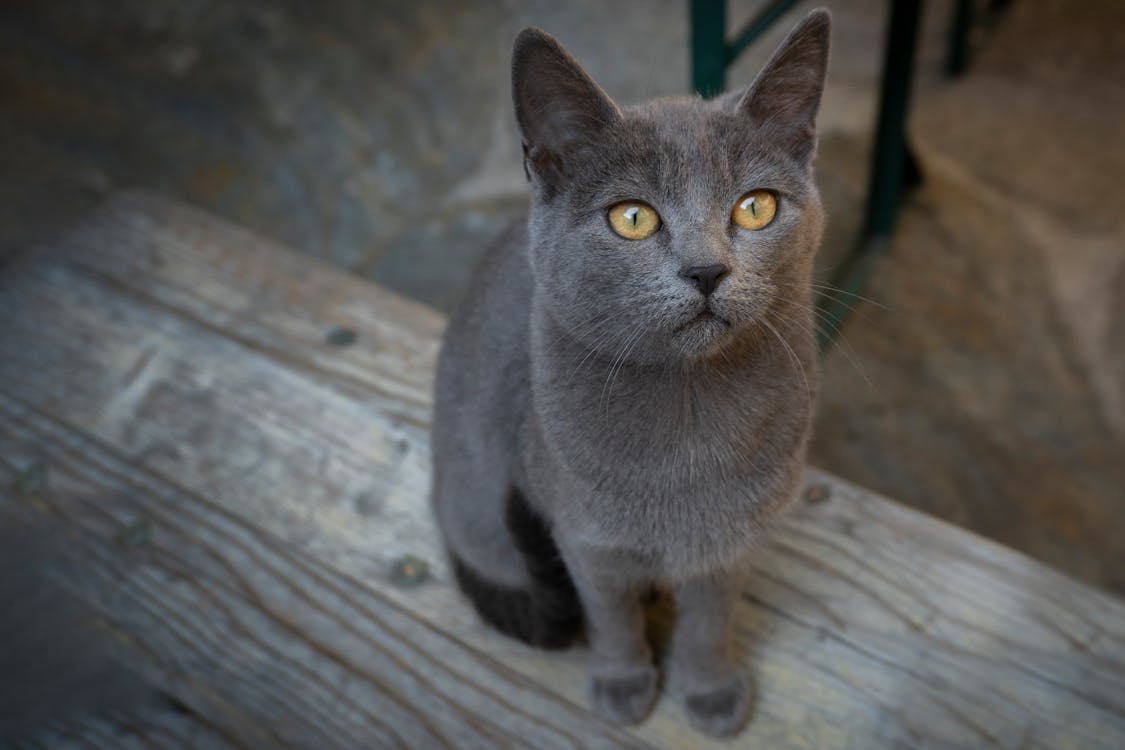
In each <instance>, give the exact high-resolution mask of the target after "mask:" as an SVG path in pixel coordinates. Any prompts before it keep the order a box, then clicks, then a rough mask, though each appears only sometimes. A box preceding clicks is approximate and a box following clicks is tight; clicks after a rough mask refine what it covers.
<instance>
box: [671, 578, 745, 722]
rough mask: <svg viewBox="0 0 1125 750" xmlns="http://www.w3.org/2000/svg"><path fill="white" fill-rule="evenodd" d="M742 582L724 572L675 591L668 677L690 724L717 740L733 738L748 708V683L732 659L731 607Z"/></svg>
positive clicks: (687, 584) (694, 581)
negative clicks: (673, 625) (681, 700)
mask: <svg viewBox="0 0 1125 750" xmlns="http://www.w3.org/2000/svg"><path fill="white" fill-rule="evenodd" d="M742 581H743V575H741V574H740V573H738V572H737V571H736V570H724V571H715V572H713V573H711V574H710V575H706V576H700V577H698V578H693V579H690V580H687V581H683V582H681V583H679V584H677V585H676V587H675V597H676V629H675V634H674V635H673V638H672V659H673V668H672V673H673V675H674V676H675V680H676V683H677V687H678V689H679V692H680V693H681V694H682V695H683V698H684V707H685V709H686V710H687V714H688V718H689V719H690V720H691V723H692V724H693V725H694V726H695V727H696V728H697V729H699V730H700V731H702V732H706V733H708V734H713V735H717V736H725V735H730V734H733V733H735V732H737V731H738V730H739V728H741V726H742V724H743V723H744V722H745V721H746V717H747V714H748V712H749V706H750V698H751V692H752V691H751V686H750V683H749V681H748V680H747V677H746V674H745V672H744V671H743V670H742V668H741V667H740V666H739V663H738V660H737V657H736V655H735V654H734V653H732V652H733V643H732V637H731V636H732V634H731V631H732V626H733V623H734V607H735V604H736V603H737V601H738V596H739V593H740V591H741V583H742Z"/></svg>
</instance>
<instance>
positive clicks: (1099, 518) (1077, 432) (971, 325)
mask: <svg viewBox="0 0 1125 750" xmlns="http://www.w3.org/2000/svg"><path fill="white" fill-rule="evenodd" d="M818 5H827V6H829V7H830V8H832V10H833V13H834V19H835V28H834V41H833V44H834V47H833V56H832V63H831V73H830V76H829V82H828V88H827V92H826V95H825V100H824V104H823V108H822V112H821V116H820V119H819V125H820V132H821V147H820V153H819V156H818V161H817V170H818V177H819V183H820V185H821V188H822V192H823V195H824V198H825V202H826V205H827V208H828V213H829V217H830V219H829V226H828V235H827V238H826V242H825V248H824V251H823V254H822V259H821V274H822V277H823V278H830V277H831V274H832V272H833V269H835V268H836V267H838V266H839V264H840V263H841V262H842V259H843V258H844V257H845V256H846V254H847V253H848V252H849V251H850V250H851V248H852V247H853V246H854V244H855V241H856V238H857V236H858V234H859V232H860V229H861V224H862V216H863V208H864V202H865V193H866V186H867V179H868V168H869V161H870V153H871V147H872V137H873V132H874V115H875V110H876V105H877V101H878V93H879V89H878V85H879V75H880V66H881V62H882V50H883V44H884V34H885V26H886V23H887V8H888V6H889V3H888V2H885V1H884V0H854V1H852V2H816V3H800V4H799V5H798V7H796V8H795V9H794V10H791V11H790V12H789V13H788V14H787V16H786V17H785V18H783V19H782V21H780V22H779V23H777V24H775V25H774V26H773V27H772V28H771V29H770V31H769V32H768V33H766V34H765V35H764V36H763V37H762V38H761V39H759V40H758V41H757V42H755V43H754V44H753V45H752V46H751V48H750V49H749V50H748V51H747V52H746V53H745V54H743V55H742V56H741V57H740V58H739V59H738V61H737V63H736V64H735V65H734V66H733V67H732V68H731V70H730V71H729V73H728V82H729V84H730V85H731V87H737V86H742V85H745V84H746V83H748V82H749V81H751V80H752V78H753V76H754V75H755V73H756V72H757V70H758V69H759V67H760V66H761V64H762V63H763V62H764V61H765V59H766V58H767V57H768V55H769V54H770V52H771V51H772V49H773V48H774V46H775V45H776V44H777V42H779V41H780V39H781V37H782V36H783V35H784V34H785V32H786V30H787V29H788V28H789V27H790V26H791V24H792V22H793V21H794V20H795V19H796V18H797V17H798V16H799V15H800V14H803V13H804V12H806V11H807V10H808V9H810V8H812V7H816V6H818ZM954 5H955V3H954V2H953V1H952V0H931V1H930V2H927V3H926V4H925V6H924V8H925V10H924V14H923V18H922V23H921V33H920V36H919V44H918V50H917V56H916V62H915V76H914V83H913V95H912V98H911V100H910V110H909V117H908V128H907V132H908V140H909V143H910V144H911V147H912V149H913V152H914V154H915V156H916V157H917V161H918V165H919V167H920V170H921V173H922V182H921V184H920V185H919V186H918V187H917V188H916V189H915V190H913V191H912V192H910V193H908V194H907V195H906V196H905V198H904V202H903V205H902V208H901V211H900V213H899V216H898V221H897V225H896V229H895V232H894V234H893V236H892V238H891V241H890V244H889V247H888V248H887V250H886V251H885V252H884V253H883V254H882V255H880V257H879V258H878V260H877V262H876V265H875V267H874V272H873V275H872V278H871V280H870V283H869V285H868V286H867V287H866V289H865V290H864V291H863V295H864V296H865V297H867V298H869V299H868V300H866V301H863V302H862V303H860V304H859V305H858V306H857V308H856V310H855V311H854V312H853V314H852V315H851V316H850V317H849V318H848V319H847V321H846V324H845V325H844V326H843V330H842V335H841V336H840V337H839V338H838V340H837V342H836V345H835V346H834V347H833V348H832V349H831V350H830V352H829V353H828V354H827V356H826V358H825V377H824V391H823V396H822V403H821V409H820V418H819V423H818V425H817V432H816V439H815V443H814V445H813V449H812V455H811V459H812V462H813V463H814V464H816V465H818V466H820V467H822V468H824V469H827V470H829V471H831V472H834V473H836V474H839V475H841V476H843V477H845V478H847V479H850V480H853V481H855V482H858V483H860V484H862V485H865V486H868V487H871V488H873V489H875V490H877V491H879V492H881V493H884V494H886V495H888V496H890V497H892V498H894V499H895V500H898V501H900V502H904V503H907V504H910V505H912V506H915V507H917V508H919V509H921V510H923V511H925V512H927V513H930V514H933V515H936V516H938V517H941V518H944V519H947V520H948V521H950V522H953V523H955V524H959V525H961V526H965V527H967V528H970V529H972V530H974V531H977V532H979V533H981V534H984V535H986V536H989V537H991V538H993V539H996V540H999V541H1000V542H1002V543H1004V544H1007V545H1010V546H1013V547H1016V548H1018V549H1021V550H1023V551H1025V552H1027V553H1029V554H1031V555H1032V556H1034V557H1037V558H1039V559H1041V560H1043V561H1045V562H1047V563H1049V564H1051V565H1053V566H1055V567H1058V568H1060V569H1062V570H1065V571H1067V572H1069V573H1071V574H1073V575H1075V576H1078V577H1080V578H1082V579H1085V580H1087V581H1089V582H1092V583H1094V584H1097V585H1099V586H1102V587H1105V588H1108V589H1111V590H1114V591H1116V592H1117V593H1119V594H1120V593H1125V541H1123V540H1125V333H1123V332H1122V331H1121V329H1120V326H1121V324H1122V323H1125V210H1123V209H1125V177H1123V175H1125V142H1123V140H1122V127H1123V125H1125V3H1122V2H1121V1H1120V0H1085V1H1083V2H1078V1H1077V0H1074V1H1071V2H1062V1H1061V0H1012V1H1011V2H1009V3H1007V4H1006V7H1005V8H1004V10H1003V12H1002V13H994V14H990V13H985V12H983V11H984V10H985V8H984V6H986V5H988V3H985V2H977V3H971V5H975V6H979V7H978V9H979V10H981V11H982V12H981V13H979V14H978V22H977V23H975V24H974V25H973V27H972V29H971V32H970V34H969V36H968V40H969V43H970V44H969V47H970V52H971V54H970V57H969V64H968V67H967V69H966V70H965V72H964V73H963V74H962V75H960V76H956V77H951V76H949V75H947V73H946V63H947V55H948V51H949V33H950V26H951V23H952V20H953V16H954V10H955V8H954ZM757 7H758V4H757V3H755V2H743V1H742V0H731V1H730V3H729V17H728V28H729V29H737V28H738V27H739V26H741V25H742V22H743V21H745V20H746V19H747V18H749V17H751V16H752V15H753V14H754V13H755V11H756V9H757ZM526 25H536V26H540V27H542V28H544V29H546V30H547V31H549V32H550V33H552V34H554V35H555V36H556V37H558V38H559V39H560V40H561V41H562V42H563V44H565V45H566V46H567V47H568V48H569V49H570V50H571V51H572V52H573V53H574V54H575V55H576V56H577V57H578V58H579V59H580V60H581V61H582V62H583V63H584V64H585V65H586V66H587V69H588V70H589V71H590V72H591V73H592V74H593V76H594V77H595V78H596V79H597V80H598V81H599V82H601V83H602V85H603V86H604V87H605V88H606V89H607V90H608V92H609V93H610V94H611V95H612V96H613V97H614V98H616V99H617V100H619V101H621V102H634V101H639V100H642V99H645V98H649V97H652V96H658V95H668V94H684V93H687V92H688V91H689V89H690V86H689V66H690V50H689V46H690V45H689V27H688V11H687V3H686V2H685V1H684V0H652V1H651V2H601V1H597V0H573V1H571V2H560V1H559V0H505V1H503V2H502V1H500V0H493V1H486V2H472V3H469V2H458V1H457V0H418V1H416V2H389V1H381V2H374V1H372V0H323V1H321V2H312V1H309V2H299V1H297V0H268V1H267V0H262V1H260V2H250V1H243V0H237V1H233V0H227V1H225V2H214V1H213V0H119V1H118V2H114V3H106V2H93V1H89V2H65V3H64V2H57V3H56V2H42V1H41V0H7V1H6V2H4V3H3V4H2V5H0V104H2V107H0V113H2V116H0V263H2V260H3V258H4V257H5V256H6V255H8V254H10V253H12V252H14V251H15V250H16V249H18V248H21V247H24V246H27V245H29V244H33V243H38V242H43V241H47V240H50V239H51V238H52V237H53V236H55V235H56V234H57V233H59V232H62V231H65V228H66V227H67V225H68V224H69V223H70V222H71V221H73V220H74V219H76V218H77V217H79V216H80V215H81V214H82V213H84V212H86V211H88V210H90V209H91V208H93V207H94V206H95V205H97V204H98V203H99V202H100V201H101V200H103V199H104V198H105V197H106V196H108V195H109V194H110V193H112V192H114V191H116V190H118V189H122V188H132V187H144V188H148V189H151V190H155V191H158V192H160V193H163V194H166V195H169V196H172V197H175V198H178V199H180V200H183V201H186V202H188V203H191V204H194V205H197V206H200V207H203V208H205V209H207V210H209V211H211V212H213V213H215V214H218V215H220V216H222V217H225V218H227V219H229V220H231V221H233V222H235V223H238V224H241V225H243V226H245V227H248V228H249V229H251V230H253V231H255V232H257V233H260V234H262V235H265V236H267V237H270V238H273V239H276V240H279V241H281V242H282V243H285V244H287V245H289V246H291V247H293V248H295V249H297V250H298V251H300V252H303V253H307V254H309V255H313V256H317V257H319V258H322V259H324V260H326V261H328V262H330V263H333V264H335V265H337V266H339V267H341V268H344V269H347V270H348V271H350V272H352V273H355V274H357V275H360V276H363V277H366V278H368V279H371V280H373V281H376V282H378V283H380V284H383V285H386V286H388V287H390V288H392V289H395V290H397V291H399V292H401V293H403V294H406V295H408V296H411V297H414V298H416V299H419V300H422V301H424V302H427V303H429V304H432V305H434V306H436V307H438V308H439V309H442V310H445V311H448V310H449V309H451V307H452V306H453V305H454V304H455V303H456V301H457V300H458V298H459V296H460V295H461V293H462V290H463V288H464V286H465V283H466V281H467V277H468V274H469V272H470V270H471V268H472V266H473V263H474V262H475V260H476V259H477V258H478V257H479V256H480V254H481V253H482V252H483V251H484V249H485V248H486V247H487V245H488V243H489V241H490V240H491V239H492V238H493V237H494V236H495V235H497V234H498V233H499V232H500V231H501V229H502V228H503V227H504V226H505V225H506V224H507V223H508V222H509V221H511V220H512V219H513V217H516V216H518V215H519V214H520V212H521V211H522V210H523V208H524V206H525V204H526V200H527V190H526V183H525V180H524V176H523V173H522V169H521V163H520V149H519V142H518V138H517V135H516V131H515V126H514V122H513V116H512V112H511V104H510V100H509V88H508V86H509V79H508V57H509V51H510V44H511V40H512V38H513V37H514V35H515V33H516V32H517V31H518V30H519V29H520V28H522V27H523V26H526Z"/></svg>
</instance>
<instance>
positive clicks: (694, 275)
mask: <svg viewBox="0 0 1125 750" xmlns="http://www.w3.org/2000/svg"><path fill="white" fill-rule="evenodd" d="M728 273H730V269H729V268H727V267H726V266H725V265H724V264H722V263H716V264H714V265H711V266H691V267H690V268H685V269H684V270H682V271H680V275H681V276H683V277H684V278H685V279H689V280H690V281H692V282H694V283H695V286H696V288H697V289H699V291H701V292H703V296H704V297H710V296H711V292H713V291H715V287H717V286H718V285H719V280H720V279H722V278H723V277H724V276H726V275H727V274H728Z"/></svg>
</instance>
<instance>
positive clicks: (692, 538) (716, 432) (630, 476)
mask: <svg viewBox="0 0 1125 750" xmlns="http://www.w3.org/2000/svg"><path fill="white" fill-rule="evenodd" d="M631 395H632V397H633V398H632V401H631V404H632V405H633V406H634V407H635V408H634V410H633V411H632V412H631V413H627V414H622V413H621V411H620V410H618V411H616V412H615V411H613V409H612V407H610V408H609V410H608V411H607V413H606V414H605V417H606V419H598V418H591V417H590V416H589V415H587V418H586V419H585V420H583V419H582V418H581V416H580V415H578V414H576V413H575V412H574V411H571V412H569V416H570V418H571V419H570V421H569V423H568V421H567V418H566V417H563V416H562V415H556V416H554V417H552V418H550V422H549V425H550V426H549V427H544V426H543V425H542V424H540V425H539V428H540V429H538V430H537V431H536V432H537V434H536V435H535V436H534V442H535V443H536V448H535V450H533V451H531V453H530V455H531V456H532V458H533V463H534V464H535V465H534V466H532V467H529V469H530V471H531V473H533V474H534V475H535V478H534V483H535V485H536V489H535V491H536V492H537V493H538V494H540V495H541V500H542V501H543V502H544V503H545V504H546V505H548V506H550V508H551V515H552V517H554V518H555V519H556V520H557V521H558V522H559V523H561V524H563V525H565V526H566V531H568V532H569V533H572V534H574V535H576V536H578V537H580V538H581V539H582V540H583V542H584V543H587V544H591V545H593V546H599V547H620V548H623V549H627V550H630V551H632V552H637V553H642V554H644V555H645V556H646V557H649V558H652V559H656V560H660V561H662V563H661V564H662V566H663V567H664V568H665V569H666V572H667V573H669V574H686V573H685V571H698V570H703V569H706V568H708V567H711V566H714V565H716V564H721V563H722V562H723V561H725V560H730V559H733V558H734V557H737V556H738V555H740V554H741V553H742V552H744V551H745V549H746V548H747V547H748V546H750V545H751V544H752V543H753V542H754V539H755V538H756V535H757V534H758V532H759V531H760V529H761V527H762V525H763V523H764V521H765V520H766V519H767V518H768V517H769V516H770V515H772V514H773V513H774V512H775V511H776V510H777V509H778V508H779V507H780V506H781V505H783V504H784V503H785V502H786V501H787V500H788V497H789V496H790V495H791V494H792V491H793V487H794V486H795V484H794V483H795V477H796V475H797V473H798V470H799V465H800V463H801V453H802V452H803V446H804V441H805V434H806V432H807V426H806V425H804V424H803V423H802V419H801V418H800V415H789V416H791V417H793V418H787V415H785V414H781V413H776V411H775V410H770V409H761V410H753V409H751V408H749V407H748V406H747V405H746V404H743V405H742V406H741V407H738V406H731V407H730V408H728V409H727V411H726V413H725V414H724V415H722V416H723V418H720V417H719V416H717V415H715V414H713V413H711V412H709V411H707V410H706V409H705V407H706V406H708V405H706V404H700V403H695V404H694V405H692V407H691V408H693V409H695V412H694V413H691V412H690V411H685V410H684V409H683V408H681V406H682V405H671V406H670V405H669V402H663V404H659V403H652V402H646V401H645V400H644V399H643V398H639V397H638V394H631ZM661 406H663V408H661ZM715 408H716V409H719V408H721V405H715ZM614 417H616V419H614Z"/></svg>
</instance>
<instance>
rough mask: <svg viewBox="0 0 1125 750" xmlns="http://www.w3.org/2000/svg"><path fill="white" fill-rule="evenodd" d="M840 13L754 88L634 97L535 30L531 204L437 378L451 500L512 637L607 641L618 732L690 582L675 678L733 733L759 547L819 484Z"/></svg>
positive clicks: (452, 518) (596, 663)
mask: <svg viewBox="0 0 1125 750" xmlns="http://www.w3.org/2000/svg"><path fill="white" fill-rule="evenodd" d="M828 37H829V14H828V13H827V11H823V10H818V11H815V12H813V13H811V14H810V15H809V16H808V17H806V18H805V19H804V20H803V21H801V22H800V23H799V24H798V25H797V27H796V28H795V29H794V30H793V31H792V33H790V35H789V37H788V38H787V39H786V40H785V42H784V43H783V44H782V45H781V47H780V48H779V49H778V51H777V52H776V53H775V54H774V56H773V58H772V59H771V60H770V62H769V63H768V64H767V65H766V67H765V68H764V69H763V71H762V72H761V73H760V74H759V76H758V78H757V80H756V81H754V83H753V84H752V85H751V86H750V87H749V89H747V90H746V91H745V92H744V93H742V92H740V93H735V94H728V95H726V96H723V97H720V98H718V99H715V100H713V101H704V100H702V99H699V98H670V99H661V100H657V101H652V102H648V103H645V104H641V105H637V106H631V107H619V106H618V105H617V104H615V103H614V102H613V101H611V100H610V99H609V97H608V96H607V95H606V94H605V92H604V91H602V90H601V88H599V87H598V85H597V84H596V83H595V82H594V81H593V80H592V79H591V78H590V77H589V76H588V75H587V74H586V72H585V71H584V70H583V69H582V67H581V66H580V65H579V64H578V62H577V61H575V59H574V58H573V57H571V56H570V55H569V54H568V53H567V52H566V51H565V50H564V49H563V48H562V47H561V46H560V45H559V44H558V42H556V41H555V40H554V39H553V38H551V37H550V36H548V35H547V34H545V33H544V32H542V31H539V30H536V29H526V30H524V31H523V32H522V33H520V35H519V37H518V38H517V39H516V42H515V49H514V52H513V59H512V91H513V96H514V99H515V110H516V119H517V122H518V124H519V128H520V131H521V134H522V136H523V143H524V165H525V169H526V171H527V174H528V178H529V180H530V181H531V184H532V201H531V208H530V214H529V216H528V217H527V220H526V221H521V222H517V224H516V225H514V226H513V227H512V228H511V229H510V230H509V231H508V232H507V233H506V234H505V235H504V236H503V237H502V238H501V240H500V241H499V242H498V244H497V245H496V246H495V247H493V248H492V249H491V251H490V252H489V253H488V254H487V255H486V256H485V257H484V259H483V260H482V262H481V264H480V267H479V268H478V269H477V272H476V274H475V276H474V277H473V280H472V283H471V285H470V288H469V291H468V294H467V297H466V299H465V301H464V302H463V303H462V305H461V306H460V308H459V309H458V310H457V311H456V313H455V314H454V315H453V316H452V318H451V320H450V324H449V328H448V330H447V332H446V335H445V341H444V347H443V349H442V353H441V357H440V361H439V365H438V374H437V386H436V396H435V409H436V411H435V415H434V431H433V455H434V495H433V499H434V504H435V509H436V514H437V518H438V521H439V524H440V527H441V530H442V533H443V535H444V537H445V541H446V544H447V547H448V549H449V552H450V556H451V560H452V563H453V568H454V571H455V573H456V576H457V579H458V582H459V583H460V585H461V587H462V589H463V590H464V591H465V592H466V593H467V594H468V596H469V597H470V598H471V599H472V600H473V602H474V604H475V605H476V608H477V610H478V612H479V613H480V615H481V616H482V617H483V618H484V619H485V620H486V621H488V622H489V623H491V624H492V625H494V626H496V627H497V628H499V629H500V630H502V631H503V632H505V633H507V634H509V635H512V636H514V637H517V638H520V639H522V640H524V641H526V642H528V643H531V644H534V645H537V646H542V647H546V648H562V647H565V646H567V645H569V644H570V643H571V642H572V641H573V640H574V639H575V638H576V636H578V635H579V634H580V632H581V631H582V630H583V626H585V632H586V636H587V639H588V641H589V647H590V652H591V653H590V668H589V693H590V699H591V701H592V703H593V706H594V708H595V709H596V710H597V711H598V712H599V713H600V714H601V715H603V716H605V717H607V718H608V719H610V720H612V721H615V722H619V723H633V722H636V721H639V720H640V719H642V718H643V717H644V716H645V715H646V714H647V713H648V711H649V710H650V708H651V706H652V704H653V702H654V699H655V697H656V694H657V687H658V677H657V671H656V669H655V667H654V665H653V656H652V652H651V649H650V646H649V644H648V643H647V642H646V639H645V629H644V618H643V611H642V598H643V596H644V595H645V594H646V593H647V592H648V591H649V590H651V588H652V587H653V586H654V585H657V584H660V585H664V586H668V587H670V589H671V590H672V592H673V594H674V597H675V602H676V608H677V613H678V614H677V622H676V629H675V634H674V636H673V638H672V648H671V659H670V663H671V676H672V679H673V682H674V684H675V685H676V686H677V687H678V689H679V691H680V692H681V693H682V694H683V696H684V699H685V706H686V710H687V713H688V716H689V717H690V719H691V721H692V723H693V724H694V725H695V726H697V727H698V728H700V729H701V730H703V731H705V732H709V733H712V734H718V735H723V734H730V733H732V732H734V731H736V730H737V729H738V728H739V727H740V726H741V724H742V723H743V721H744V720H745V717H746V714H747V712H748V704H749V697H750V695H749V694H750V689H749V686H748V682H747V679H746V677H745V675H744V674H742V672H741V671H740V669H739V668H738V665H737V660H736V659H735V658H734V656H733V655H732V654H731V653H730V651H731V648H730V643H729V641H730V635H731V634H730V630H731V625H732V620H733V611H734V607H735V604H736V602H737V600H738V595H739V590H740V585H741V580H742V576H743V573H744V571H745V568H746V565H745V561H746V557H747V554H748V552H749V551H750V550H751V549H753V548H754V547H755V546H756V545H757V544H758V543H759V541H760V540H761V538H762V535H763V533H764V532H765V529H766V526H767V522H768V520H769V519H770V517H771V516H773V515H774V514H775V513H777V512H778V511H779V510H781V508H782V507H783V506H785V505H786V504H787V503H788V502H789V500H790V499H791V498H792V497H793V496H794V494H795V493H796V491H797V488H798V484H799V482H800V478H801V470H802V466H803V462H804V453H805V445H806V442H807V440H808V435H809V429H810V421H811V417H812V411H813V402H814V395H815V392H816V388H817V365H816V351H815V343H814V335H813V332H814V326H813V313H812V310H811V283H810V274H811V269H812V261H813V255H814V253H815V251H816V248H817V246H818V244H819V243H820V237H821V232H822V228H823V223H824V217H823V212H822V209H821V205H820V199H819V197H818V195H817V190H816V186H815V185H814V184H813V179H812V174H811V161H812V158H813V154H814V151H815V148H816V135H815V131H814V118H815V116H816V111H817V108H818V106H819V102H820V95H821V90H822V88H823V85H824V76H825V68H826V65H827V59H828Z"/></svg>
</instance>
